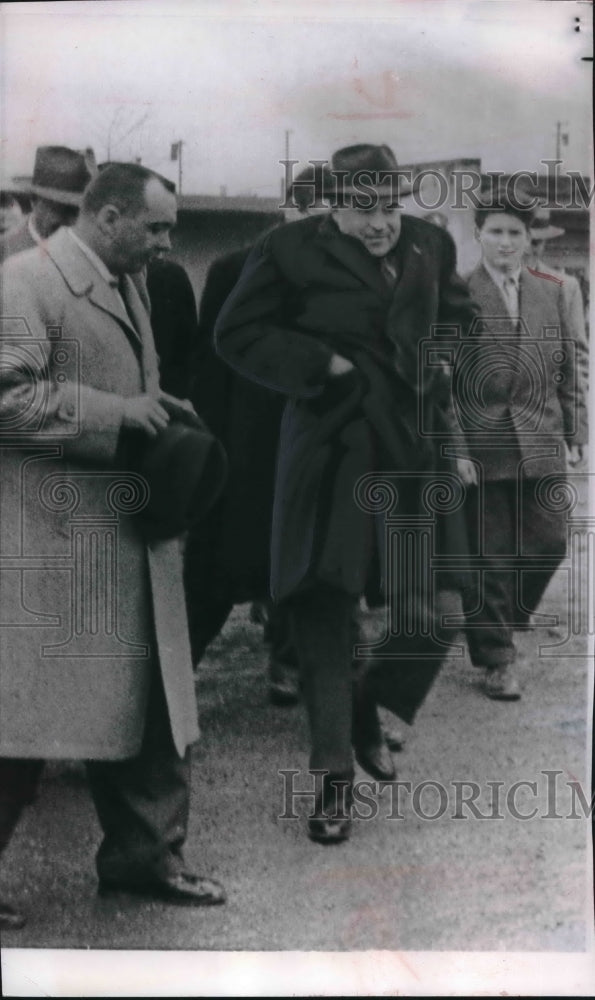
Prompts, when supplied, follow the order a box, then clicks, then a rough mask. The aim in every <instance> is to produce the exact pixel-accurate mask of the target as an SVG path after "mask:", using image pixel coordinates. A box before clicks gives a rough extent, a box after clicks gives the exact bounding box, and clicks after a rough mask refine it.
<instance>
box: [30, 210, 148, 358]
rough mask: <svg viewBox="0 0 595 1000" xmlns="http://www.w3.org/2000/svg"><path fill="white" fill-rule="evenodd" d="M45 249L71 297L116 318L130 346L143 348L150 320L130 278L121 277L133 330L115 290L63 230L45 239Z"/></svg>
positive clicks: (126, 276)
mask: <svg viewBox="0 0 595 1000" xmlns="http://www.w3.org/2000/svg"><path fill="white" fill-rule="evenodd" d="M45 250H46V253H47V254H48V255H49V256H50V257H51V259H52V260H53V262H54V264H55V265H56V267H57V268H58V270H59V271H60V274H61V275H62V277H63V278H64V281H65V282H66V284H67V285H68V287H69V288H70V291H71V292H72V294H73V295H76V296H77V297H78V298H82V297H83V296H86V298H87V299H88V300H89V301H90V302H92V303H93V305H94V306H96V307H97V308H98V309H101V310H103V312H106V313H109V315H110V316H113V317H114V319H117V320H118V322H119V323H120V325H121V326H122V327H123V329H124V331H125V333H126V336H127V337H128V338H129V340H131V341H132V343H133V346H135V347H136V349H137V350H138V348H139V347H142V342H143V338H144V337H145V336H146V335H147V334H148V333H150V328H149V319H148V316H147V314H146V311H145V309H144V307H143V304H142V302H141V299H140V296H139V294H138V292H137V290H136V288H135V286H134V283H133V281H132V280H131V278H130V277H129V276H128V275H125V276H124V281H125V284H126V295H127V300H128V302H129V306H130V311H131V313H132V317H133V319H134V322H135V324H136V329H135V327H134V326H133V325H132V323H131V320H130V317H129V316H128V313H127V312H126V309H125V308H124V305H123V303H122V302H121V301H120V296H119V295H115V294H114V289H113V288H112V287H111V286H110V285H109V284H108V282H107V281H105V280H104V279H103V278H102V276H101V275H100V274H99V272H98V271H97V270H96V269H95V268H94V267H93V264H92V263H91V261H90V260H89V258H88V257H87V256H86V255H85V254H84V253H83V252H82V250H81V249H80V247H78V246H77V244H76V242H75V241H74V240H73V239H72V238H71V236H70V235H69V233H68V232H67V230H66V229H65V228H62V229H59V230H58V231H57V232H56V233H54V235H53V236H51V237H50V238H49V240H47V242H46V243H45Z"/></svg>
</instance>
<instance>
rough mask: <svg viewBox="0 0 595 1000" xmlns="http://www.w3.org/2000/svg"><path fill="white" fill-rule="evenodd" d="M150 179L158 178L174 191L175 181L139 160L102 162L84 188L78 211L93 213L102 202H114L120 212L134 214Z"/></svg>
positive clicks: (143, 203)
mask: <svg viewBox="0 0 595 1000" xmlns="http://www.w3.org/2000/svg"><path fill="white" fill-rule="evenodd" d="M150 180H158V181H159V183H160V184H162V185H163V187H164V188H165V189H166V191H170V192H171V193H172V194H175V190H176V188H175V184H172V182H171V181H168V180H167V178H166V177H162V176H161V174H158V173H156V171H154V170H149V168H148V167H143V166H142V165H141V164H140V163H106V164H104V165H103V166H102V167H100V168H99V173H98V174H97V176H96V177H94V178H93V180H92V181H91V183H90V184H89V187H88V188H87V190H86V191H85V193H84V195H83V202H82V205H81V211H82V212H84V213H88V214H89V215H96V214H97V212H99V210H100V209H101V208H103V206H104V205H115V206H116V208H117V209H119V211H120V212H122V214H123V215H137V214H138V213H139V212H141V211H142V210H143V208H144V207H145V189H146V187H147V184H148V183H149V181H150Z"/></svg>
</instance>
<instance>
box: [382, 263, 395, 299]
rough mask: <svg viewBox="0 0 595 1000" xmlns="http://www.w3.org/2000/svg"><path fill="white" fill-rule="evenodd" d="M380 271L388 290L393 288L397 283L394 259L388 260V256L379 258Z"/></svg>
mask: <svg viewBox="0 0 595 1000" xmlns="http://www.w3.org/2000/svg"><path fill="white" fill-rule="evenodd" d="M380 273H381V275H382V277H383V278H384V280H385V282H386V284H387V286H388V288H389V289H390V291H392V290H393V288H394V287H395V285H396V283H397V278H398V272H397V267H396V264H395V263H394V261H392V260H389V259H388V257H381V258H380Z"/></svg>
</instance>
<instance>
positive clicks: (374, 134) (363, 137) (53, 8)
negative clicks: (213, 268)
mask: <svg viewBox="0 0 595 1000" xmlns="http://www.w3.org/2000/svg"><path fill="white" fill-rule="evenodd" d="M0 17H1V19H2V36H3V48H4V59H3V62H2V69H1V70H0V73H1V77H0V85H1V93H2V99H3V100H2V107H1V111H0V117H1V125H2V128H1V135H2V146H1V152H0V174H1V176H2V177H3V178H9V177H11V176H13V175H14V174H30V173H31V170H32V165H33V159H34V154H35V148H36V147H37V146H38V145H41V144H46V143H47V144H64V145H68V146H73V147H75V148H80V147H85V146H92V147H93V149H94V150H95V153H96V157H97V160H98V162H102V161H103V160H105V159H107V158H108V152H109V154H110V156H111V159H132V158H135V157H141V160H142V162H143V163H145V164H146V165H147V166H150V167H153V168H154V169H156V170H159V171H161V172H162V173H164V174H166V176H168V177H170V178H171V179H172V180H174V181H176V182H177V180H178V164H177V163H175V162H172V161H171V159H170V150H171V144H172V142H174V141H178V140H182V142H183V147H182V149H183V158H182V167H183V178H182V183H183V191H184V193H199V192H200V193H210V194H217V193H219V192H220V190H221V189H222V188H225V189H226V191H227V193H228V194H239V193H255V194H259V195H263V196H275V195H276V194H277V193H278V191H279V185H280V179H281V177H282V167H280V166H279V160H280V159H282V158H283V157H284V156H285V150H286V143H288V146H289V154H290V156H291V157H293V158H295V159H299V160H300V162H302V163H304V162H305V161H307V160H308V159H311V158H325V157H327V156H330V154H331V153H332V151H333V150H334V149H337V148H339V147H340V146H345V145H349V144H351V143H353V142H360V141H364V142H367V141H369V142H386V143H388V144H389V145H390V146H392V148H393V149H394V151H395V153H396V155H397V158H398V160H399V162H401V163H411V162H419V161H432V160H440V159H449V158H459V157H471V158H477V157H479V158H481V161H482V166H483V169H484V170H504V171H512V170H518V169H526V170H538V171H539V169H540V160H541V159H543V158H548V157H549V158H551V157H553V156H554V155H555V150H556V139H555V137H556V122H561V123H563V128H562V130H563V131H564V132H567V133H568V145H567V146H564V147H563V148H562V155H563V157H564V168H565V169H574V170H580V171H581V172H586V173H591V162H592V153H591V152H590V140H591V124H590V122H591V105H590V82H591V81H590V73H591V66H592V64H590V63H588V62H584V61H582V60H581V56H585V55H591V54H592V52H591V42H590V39H591V28H590V17H591V5H590V4H587V3H580V2H574V0H570V2H568V0H472V2H460V0H448V2H446V0H357V2H356V0H317V2H315V3H314V2H311V0H299V2H298V0H276V2H266V0H169V2H165V0H85V2H84V3H81V2H69V3H66V2H45V3H10V4H3V5H2V9H1V14H0ZM575 17H580V18H581V22H576V21H575ZM577 26H579V27H580V28H581V30H580V31H579V32H576V31H575V30H574V29H575V28H576V27H577ZM286 133H288V134H287V135H286Z"/></svg>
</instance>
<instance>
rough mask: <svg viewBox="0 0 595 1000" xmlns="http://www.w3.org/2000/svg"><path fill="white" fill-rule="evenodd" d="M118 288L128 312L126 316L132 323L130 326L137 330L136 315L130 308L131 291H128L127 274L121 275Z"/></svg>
mask: <svg viewBox="0 0 595 1000" xmlns="http://www.w3.org/2000/svg"><path fill="white" fill-rule="evenodd" d="M116 288H117V291H118V292H119V295H120V298H121V299H122V303H123V305H124V308H125V310H126V315H127V316H128V319H129V321H130V325H131V326H132V327H133V328H134V329H135V330H136V328H137V327H136V323H135V320H134V313H133V312H132V309H131V307H130V294H129V290H128V280H127V277H126V275H125V274H121V275H120V277H119V278H118V284H117V286H116Z"/></svg>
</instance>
